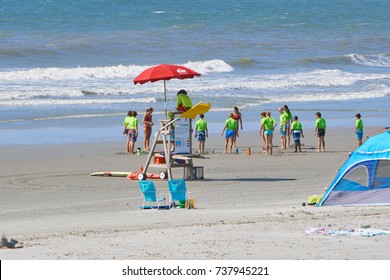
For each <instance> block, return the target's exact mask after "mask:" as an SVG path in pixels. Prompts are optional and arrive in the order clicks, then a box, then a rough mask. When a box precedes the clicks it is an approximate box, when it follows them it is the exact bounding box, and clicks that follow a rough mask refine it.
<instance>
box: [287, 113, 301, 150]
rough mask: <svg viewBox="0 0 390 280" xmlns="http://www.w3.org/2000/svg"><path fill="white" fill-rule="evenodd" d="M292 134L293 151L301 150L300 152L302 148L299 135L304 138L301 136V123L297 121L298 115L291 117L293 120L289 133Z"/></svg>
mask: <svg viewBox="0 0 390 280" xmlns="http://www.w3.org/2000/svg"><path fill="white" fill-rule="evenodd" d="M291 134H292V136H293V138H294V143H295V151H294V152H295V153H296V152H298V150H299V152H301V153H302V149H301V136H302V138H304V136H303V129H302V124H301V123H300V122H299V121H298V116H294V118H293V122H292V124H291V129H290V133H289V135H290V136H291Z"/></svg>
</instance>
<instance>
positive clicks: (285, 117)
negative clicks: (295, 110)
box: [279, 113, 288, 127]
mask: <svg viewBox="0 0 390 280" xmlns="http://www.w3.org/2000/svg"><path fill="white" fill-rule="evenodd" d="M279 119H280V127H283V126H285V125H286V124H287V121H288V115H287V114H286V113H282V114H280V117H279Z"/></svg>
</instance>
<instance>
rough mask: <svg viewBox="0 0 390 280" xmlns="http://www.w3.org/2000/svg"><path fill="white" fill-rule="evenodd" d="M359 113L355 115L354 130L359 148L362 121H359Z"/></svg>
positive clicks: (361, 137)
mask: <svg viewBox="0 0 390 280" xmlns="http://www.w3.org/2000/svg"><path fill="white" fill-rule="evenodd" d="M361 117H362V116H361V115H360V113H357V114H356V115H355V118H356V128H355V133H356V138H357V140H358V145H359V146H361V145H362V144H363V141H362V139H363V121H362V119H361Z"/></svg>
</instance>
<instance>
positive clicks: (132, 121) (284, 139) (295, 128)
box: [123, 105, 363, 155]
mask: <svg viewBox="0 0 390 280" xmlns="http://www.w3.org/2000/svg"><path fill="white" fill-rule="evenodd" d="M278 112H279V115H280V116H279V127H280V128H279V132H280V137H281V145H280V148H281V149H286V148H287V147H288V146H290V139H291V136H292V138H293V140H294V148H295V150H294V152H302V147H301V137H302V138H304V134H303V128H302V124H301V122H300V121H299V120H298V116H293V115H292V113H291V112H290V109H289V108H288V106H287V105H284V106H283V107H280V108H279V109H278ZM152 113H153V108H148V109H147V110H146V112H145V115H144V118H143V124H144V136H145V139H144V150H145V151H149V141H150V136H151V133H152V126H153V125H154V124H153V121H152ZM315 116H316V122H315V126H314V135H315V136H317V138H318V142H317V152H325V132H326V121H325V119H324V118H323V117H322V115H321V112H316V113H315ZM136 117H137V112H135V111H129V112H128V114H127V116H126V118H125V120H124V126H125V129H124V131H123V134H126V135H127V144H126V152H127V153H128V154H133V153H134V143H135V142H136V141H137V137H138V120H137V118H136ZM355 118H356V127H355V134H356V138H357V140H358V145H361V144H362V138H363V121H362V120H361V115H360V113H358V114H356V115H355ZM277 125H278V123H277V122H276V120H275V119H274V118H273V117H272V116H271V112H262V113H261V121H260V136H262V138H263V141H264V152H265V154H266V155H272V151H273V143H272V142H273V134H274V130H275V128H276V126H277ZM240 128H241V129H242V128H243V126H242V115H241V113H240V111H239V110H238V108H237V107H234V111H233V112H232V113H229V118H228V119H227V120H226V121H225V125H224V127H223V129H222V136H223V135H224V133H225V143H224V150H223V153H224V154H225V153H228V154H231V153H232V149H233V147H235V146H236V138H237V137H238V136H239V133H238V131H239V129H240ZM194 137H195V138H197V140H198V153H200V154H204V153H205V142H206V138H207V137H208V128H207V122H206V121H205V119H204V114H200V115H199V120H197V121H196V122H195V134H194ZM229 143H230V145H229Z"/></svg>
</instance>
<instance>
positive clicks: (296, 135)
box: [292, 130, 301, 143]
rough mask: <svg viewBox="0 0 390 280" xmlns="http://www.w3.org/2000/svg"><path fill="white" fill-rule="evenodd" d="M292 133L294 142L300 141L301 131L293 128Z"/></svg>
mask: <svg viewBox="0 0 390 280" xmlns="http://www.w3.org/2000/svg"><path fill="white" fill-rule="evenodd" d="M292 135H293V138H294V142H295V143H300V142H301V131H300V130H294V131H293V134H292Z"/></svg>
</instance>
